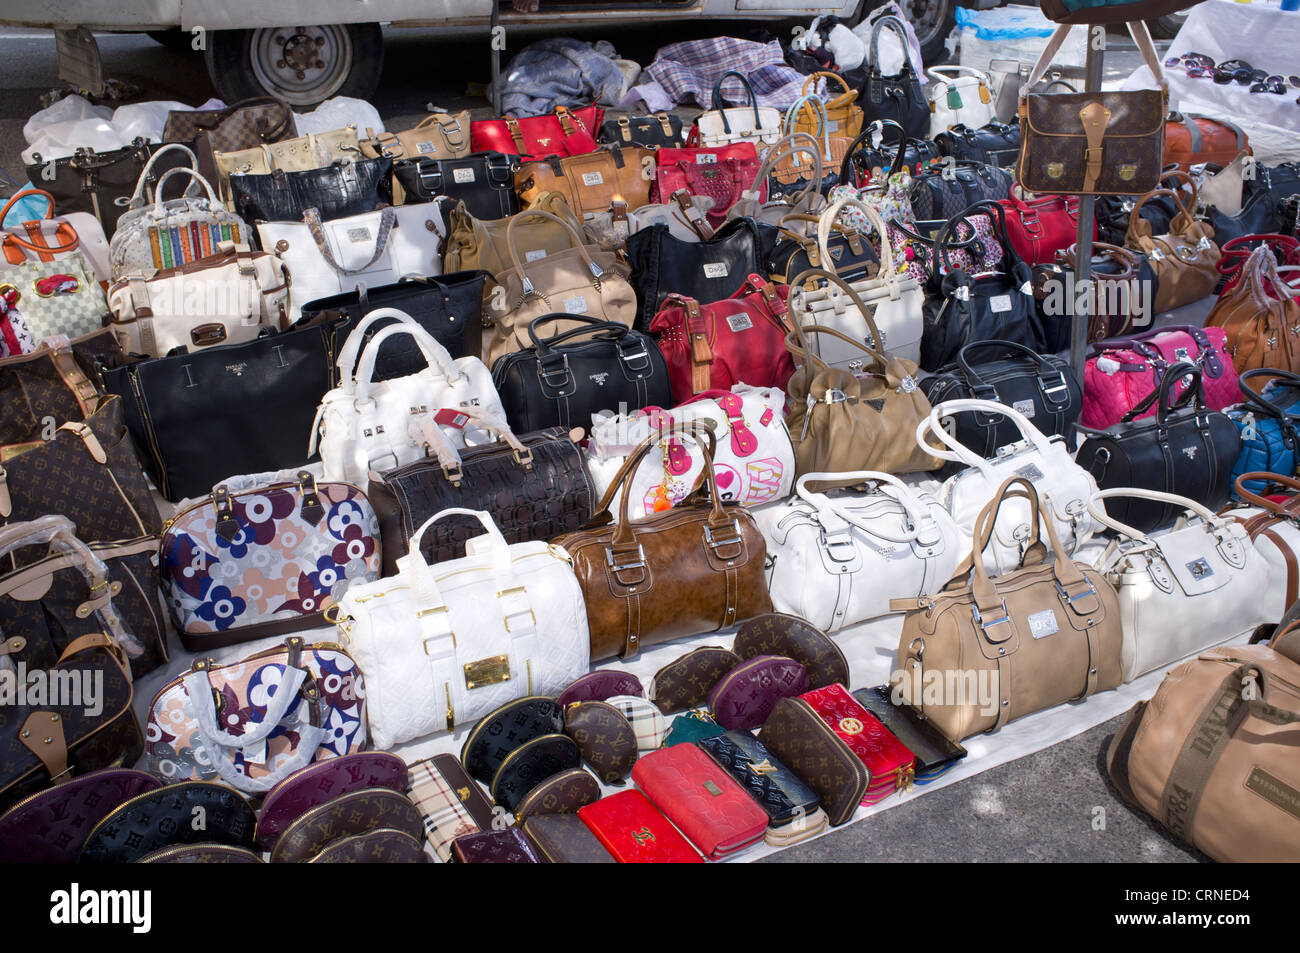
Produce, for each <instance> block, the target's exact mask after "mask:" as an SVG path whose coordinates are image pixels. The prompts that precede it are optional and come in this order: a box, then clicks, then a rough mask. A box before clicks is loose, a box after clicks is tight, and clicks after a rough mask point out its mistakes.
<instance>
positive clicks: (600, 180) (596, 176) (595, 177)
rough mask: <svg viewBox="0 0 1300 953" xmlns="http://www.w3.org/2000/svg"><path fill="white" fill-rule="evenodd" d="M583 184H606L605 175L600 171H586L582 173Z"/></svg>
mask: <svg viewBox="0 0 1300 953" xmlns="http://www.w3.org/2000/svg"><path fill="white" fill-rule="evenodd" d="M582 184H583V185H604V184H605V177H604V176H603V175H601V174H600V173H599V172H584V173H582Z"/></svg>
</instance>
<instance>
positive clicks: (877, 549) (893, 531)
mask: <svg viewBox="0 0 1300 953" xmlns="http://www.w3.org/2000/svg"><path fill="white" fill-rule="evenodd" d="M813 486H817V487H819V488H821V491H820V492H814V491H813V489H812V487H813ZM832 488H842V489H844V492H841V493H838V494H836V495H834V496H832V495H829V494H828V493H826V492H825V490H827V489H832ZM795 493H796V496H795V498H793V499H791V500H789V501H787V502H783V503H777V504H774V505H772V506H765V507H763V508H762V509H760V510H756V511H755V513H754V521H755V522H756V523H757V524H758V528H759V529H760V530H762V532H763V537H764V538H765V539H766V540H767V556H768V567H769V568H768V576H767V583H768V590H769V592H771V594H772V605H773V607H774V608H775V609H776V611H778V612H789V613H792V614H794V615H798V616H802V617H803V618H805V619H807V620H808V621H809V622H811V623H812V624H813V625H815V626H817V627H818V628H819V629H822V630H823V631H825V632H838V631H839V630H840V629H842V628H844V627H845V626H849V625H856V624H857V623H859V622H865V621H866V620H868V619H874V618H877V617H878V616H882V615H888V614H889V600H890V599H891V598H918V597H920V596H928V595H933V594H934V593H936V592H938V591H939V589H940V588H941V587H942V586H944V585H945V584H946V583H947V582H948V580H949V579H951V578H952V574H953V572H954V571H955V570H956V568H957V563H958V562H959V561H960V560H961V558H962V556H963V555H965V553H966V552H967V551H968V550H969V549H970V542H969V540H967V539H964V538H963V536H962V533H961V531H960V530H959V529H958V528H957V524H956V523H954V522H953V519H952V516H950V515H949V513H948V511H947V510H946V509H944V508H943V506H942V505H941V504H940V503H939V501H938V500H936V499H935V498H934V497H932V496H931V495H930V494H928V493H921V492H918V491H917V490H915V489H913V488H911V487H908V486H907V485H906V484H904V483H903V482H902V481H901V480H899V479H898V478H897V477H894V476H891V475H889V474H888V473H880V472H877V471H875V470H858V471H855V472H851V473H806V474H804V475H803V476H801V477H800V478H799V480H798V482H797V483H796V484H795Z"/></svg>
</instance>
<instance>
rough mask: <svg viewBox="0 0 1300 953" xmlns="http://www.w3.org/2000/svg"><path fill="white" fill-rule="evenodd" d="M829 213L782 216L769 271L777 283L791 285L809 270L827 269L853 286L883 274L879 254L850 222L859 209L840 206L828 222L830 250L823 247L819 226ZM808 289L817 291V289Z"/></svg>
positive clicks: (778, 224) (795, 213)
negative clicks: (795, 278)
mask: <svg viewBox="0 0 1300 953" xmlns="http://www.w3.org/2000/svg"><path fill="white" fill-rule="evenodd" d="M835 204H839V203H835ZM829 212H830V208H829V207H828V208H824V209H823V210H822V211H821V213H820V214H818V215H810V214H808V213H807V212H789V213H787V214H785V215H783V216H781V218H780V220H779V221H778V222H777V230H778V234H779V237H778V238H777V241H776V244H775V245H774V246H773V247H772V254H771V255H770V256H769V257H768V262H767V270H768V273H769V274H770V275H771V277H772V280H773V281H779V282H781V283H783V284H790V283H791V280H792V279H793V278H794V277H795V276H796V275H799V274H801V273H802V272H805V271H807V270H808V269H809V268H825V269H826V270H827V271H830V272H832V273H833V274H835V275H836V276H837V277H840V278H843V279H844V280H845V281H848V282H849V283H850V284H853V283H855V282H860V281H863V280H864V279H867V278H875V277H876V276H877V275H878V274H879V272H880V254H879V252H877V251H876V249H875V248H874V247H872V245H871V243H870V242H868V241H867V240H866V238H865V236H864V235H863V234H862V233H861V232H860V231H858V229H857V228H856V227H854V226H853V225H852V224H851V223H850V221H849V219H851V218H852V217H853V216H854V215H855V214H858V213H857V208H856V206H850V205H843V206H841V207H840V210H839V211H838V212H837V213H836V214H835V216H834V217H833V220H830V221H829V223H828V227H827V232H826V241H825V245H826V247H825V249H823V248H822V247H821V242H820V239H819V235H818V225H819V224H820V222H821V219H822V217H823V216H826V215H827V214H828V213H829ZM841 218H843V219H844V221H841V220H840V219H841ZM805 287H808V290H815V289H814V288H813V287H809V286H805Z"/></svg>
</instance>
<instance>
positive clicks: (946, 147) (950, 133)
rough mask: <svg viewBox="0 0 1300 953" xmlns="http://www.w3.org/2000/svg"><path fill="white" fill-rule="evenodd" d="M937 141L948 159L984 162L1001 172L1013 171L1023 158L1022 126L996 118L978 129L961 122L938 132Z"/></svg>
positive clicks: (935, 138)
mask: <svg viewBox="0 0 1300 953" xmlns="http://www.w3.org/2000/svg"><path fill="white" fill-rule="evenodd" d="M934 141H935V143H936V144H937V145H938V146H939V150H940V151H941V152H942V153H943V154H944V155H946V156H952V157H953V158H954V159H958V160H970V161H974V162H983V163H985V164H986V165H995V166H997V167H998V168H999V169H1010V168H1012V167H1013V166H1014V165H1015V164H1016V160H1017V159H1019V158H1020V127H1019V126H1018V125H1016V126H1012V125H1009V124H1007V123H1005V122H998V121H997V120H996V119H995V120H993V121H992V122H988V123H985V124H984V125H982V126H980V127H979V128H978V129H972V128H971V127H970V126H967V125H964V124H963V123H958V124H957V125H955V126H951V127H949V128H948V129H947V130H945V131H944V132H941V133H939V134H938V135H937V136H935V137H934ZM998 198H1006V196H998Z"/></svg>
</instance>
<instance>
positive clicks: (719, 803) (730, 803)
mask: <svg viewBox="0 0 1300 953" xmlns="http://www.w3.org/2000/svg"><path fill="white" fill-rule="evenodd" d="M632 780H633V781H634V782H636V786H637V787H639V788H640V789H641V790H642V791H644V792H645V793H646V796H647V797H649V798H650V800H651V801H653V802H654V804H655V807H657V808H659V809H660V810H661V811H663V812H664V814H666V815H667V816H668V819H669V820H670V821H672V822H673V823H674V824H676V825H677V826H678V827H679V828H680V829H681V831H682V833H683V834H685V835H686V836H687V837H688V838H690V841H691V843H692V844H694V845H695V846H696V848H698V849H699V851H700V853H702V854H703V855H704V856H705V857H707V858H708V859H709V860H717V859H718V858H720V857H726V856H727V855H728V854H734V853H735V852H736V851H738V850H741V849H742V848H745V847H748V846H749V845H750V844H753V843H754V842H755V841H758V840H761V839H762V837H763V832H764V831H766V830H767V824H768V820H769V818H768V816H767V812H766V811H764V810H763V809H762V808H761V807H759V806H758V805H757V804H756V803H755V802H754V799H753V798H751V797H750V796H749V795H748V794H747V793H745V789H744V788H742V787H741V786H740V785H739V784H737V783H736V780H735V779H734V778H733V777H732V776H731V775H729V774H728V773H727V772H726V771H724V770H723V769H722V768H721V767H720V766H719V765H718V763H717V762H716V761H714V760H713V759H712V758H710V757H709V756H708V755H707V754H705V753H704V752H703V751H701V750H700V749H699V748H697V747H696V746H695V745H693V744H691V745H674V746H673V747H671V748H660V749H659V750H658V751H652V752H650V754H647V755H644V756H643V757H641V758H639V759H638V760H637V763H636V765H635V766H634V767H633V768H632Z"/></svg>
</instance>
